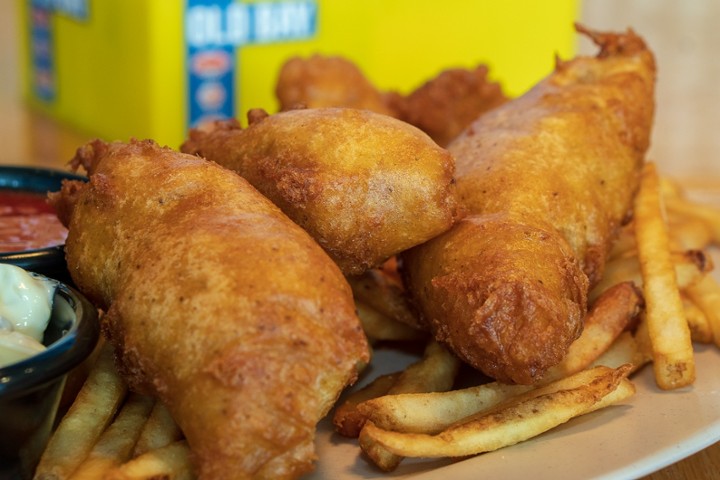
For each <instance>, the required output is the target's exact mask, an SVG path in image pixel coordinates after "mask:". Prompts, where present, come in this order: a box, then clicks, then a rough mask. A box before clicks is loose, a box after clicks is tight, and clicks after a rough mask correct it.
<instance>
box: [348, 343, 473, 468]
mask: <svg viewBox="0 0 720 480" xmlns="http://www.w3.org/2000/svg"><path fill="white" fill-rule="evenodd" d="M459 369H460V360H458V358H457V357H456V356H455V355H453V354H452V353H450V352H449V351H448V350H447V349H446V348H445V347H443V346H442V345H440V344H439V343H438V342H436V341H435V340H430V341H429V342H428V345H427V347H426V348H425V352H424V353H423V358H422V359H420V361H418V362H415V363H413V364H412V365H410V366H409V367H408V368H406V369H405V370H404V371H403V372H402V373H401V374H400V376H399V377H398V379H397V380H396V381H395V384H394V385H393V386H392V387H390V390H388V394H389V395H396V394H400V393H424V392H444V391H447V390H450V389H451V388H452V386H453V383H454V382H455V376H456V375H457V372H458V370H459ZM359 438H360V439H363V440H361V441H360V444H361V445H363V444H365V445H366V448H367V450H366V451H365V453H366V454H367V455H368V456H369V457H370V458H372V459H373V461H374V462H375V464H376V465H377V466H378V467H380V468H381V469H383V470H385V471H392V470H394V469H395V468H396V467H397V466H398V465H399V464H400V462H401V461H402V457H400V456H397V455H394V454H393V453H391V452H386V451H385V450H384V449H383V447H382V445H376V444H375V443H372V442H368V441H367V440H366V439H364V438H365V435H364V433H363V430H362V429H361V430H360V435H359Z"/></svg>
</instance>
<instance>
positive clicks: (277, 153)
mask: <svg viewBox="0 0 720 480" xmlns="http://www.w3.org/2000/svg"><path fill="white" fill-rule="evenodd" d="M249 118H250V122H249V123H250V124H249V126H248V128H245V129H243V128H241V127H240V125H239V123H238V122H237V121H235V120H231V121H224V122H216V123H215V124H214V126H213V127H211V128H209V129H207V130H201V129H195V130H192V131H191V132H190V138H189V139H188V140H187V141H186V142H185V143H184V144H183V145H182V147H181V150H182V151H184V152H186V153H192V154H196V155H199V156H202V157H205V158H207V159H209V160H213V161H215V162H217V163H219V164H220V165H223V166H225V167H227V168H229V169H231V170H234V171H236V172H237V173H239V174H240V175H241V176H243V177H244V178H246V179H247V180H248V181H249V182H250V183H251V184H252V185H253V186H255V188H257V189H258V190H259V191H260V192H262V193H263V194H264V195H265V196H267V197H268V198H269V199H270V200H272V201H273V202H274V203H275V204H276V205H278V206H279V207H280V208H281V209H282V210H283V211H284V212H285V213H286V214H287V215H288V216H289V217H290V218H292V219H293V220H294V221H295V222H296V223H297V224H298V225H300V226H301V227H303V228H304V229H305V230H307V231H308V232H309V233H310V234H311V235H312V236H313V237H314V238H315V240H317V242H318V243H319V244H320V245H321V246H322V247H323V248H324V249H325V251H327V252H328V254H329V255H330V256H331V257H332V258H333V259H334V260H335V261H336V262H337V264H338V265H339V266H340V268H341V269H342V271H343V272H344V273H345V274H349V275H353V274H360V273H362V272H364V271H365V270H367V269H368V268H371V267H377V266H379V265H381V264H382V263H383V262H384V261H385V260H387V259H388V258H390V257H392V256H393V255H395V254H397V253H399V252H401V251H403V250H406V249H408V248H410V247H412V246H415V245H418V244H420V243H422V242H425V241H426V240H429V239H430V238H432V237H434V236H436V235H438V234H440V233H442V232H444V231H446V230H448V229H449V228H450V227H451V226H452V224H453V222H454V221H455V219H456V216H457V202H456V198H455V185H454V180H453V173H454V168H455V166H454V161H453V158H452V157H451V156H450V154H449V153H448V152H447V151H446V150H444V149H442V148H440V147H438V146H437V145H436V144H435V143H434V142H433V141H432V140H431V139H430V138H429V137H428V136H427V135H426V134H424V133H423V132H421V131H420V130H419V129H417V128H415V127H413V126H412V125H408V124H407V123H404V122H401V121H399V120H396V119H394V118H391V117H388V116H385V115H380V114H378V113H374V112H370V111H367V110H355V109H348V108H318V109H297V110H290V111H287V112H281V113H277V114H274V115H267V114H266V113H265V112H263V111H258V110H254V111H251V112H250V114H249Z"/></svg>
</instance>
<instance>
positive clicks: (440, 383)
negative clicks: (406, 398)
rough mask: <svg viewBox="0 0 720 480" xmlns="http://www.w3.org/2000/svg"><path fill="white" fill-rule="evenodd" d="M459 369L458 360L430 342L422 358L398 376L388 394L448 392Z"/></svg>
mask: <svg viewBox="0 0 720 480" xmlns="http://www.w3.org/2000/svg"><path fill="white" fill-rule="evenodd" d="M459 369H460V360H458V358H457V357H456V356H455V355H453V354H452V353H450V351H449V350H447V349H446V348H445V347H443V346H442V345H440V344H439V343H438V342H436V341H435V340H430V341H429V342H428V344H427V347H426V348H425V352H424V353H423V358H421V359H420V360H419V361H417V362H415V363H413V364H412V365H410V366H409V367H407V368H406V369H405V370H404V371H403V372H402V373H401V374H400V376H399V377H398V379H397V380H396V381H395V384H394V385H393V386H392V387H390V390H389V391H388V394H398V393H424V392H444V391H446V390H450V389H451V388H452V386H453V383H454V382H455V376H456V375H457V373H458V370H459Z"/></svg>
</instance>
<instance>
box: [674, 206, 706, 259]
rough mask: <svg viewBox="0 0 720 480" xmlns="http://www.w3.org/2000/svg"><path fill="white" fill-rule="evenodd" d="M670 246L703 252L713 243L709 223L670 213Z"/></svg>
mask: <svg viewBox="0 0 720 480" xmlns="http://www.w3.org/2000/svg"><path fill="white" fill-rule="evenodd" d="M668 229H669V233H670V244H671V245H672V247H673V248H675V249H679V250H703V249H705V248H707V247H708V246H709V245H710V244H711V243H712V235H711V233H710V229H709V228H708V226H707V223H706V222H704V221H703V220H701V219H699V218H687V217H684V216H682V215H679V214H677V213H674V212H672V211H671V212H668Z"/></svg>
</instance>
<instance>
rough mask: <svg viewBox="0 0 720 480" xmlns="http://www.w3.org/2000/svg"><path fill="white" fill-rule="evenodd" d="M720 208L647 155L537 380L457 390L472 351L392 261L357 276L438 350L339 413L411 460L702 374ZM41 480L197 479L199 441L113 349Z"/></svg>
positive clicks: (377, 318)
mask: <svg viewBox="0 0 720 480" xmlns="http://www.w3.org/2000/svg"><path fill="white" fill-rule="evenodd" d="M713 245H715V246H718V245H720V209H717V208H713V207H709V206H706V205H702V204H698V203H696V202H693V201H691V200H689V199H688V197H687V195H686V194H685V192H684V191H683V190H682V189H681V188H680V187H679V186H678V185H677V184H675V183H674V182H672V181H670V180H668V179H666V178H661V177H659V175H658V173H657V171H656V166H655V165H654V164H653V163H648V164H646V167H645V170H644V171H643V176H642V181H641V187H640V190H639V192H638V194H637V196H636V200H635V205H634V215H633V219H632V221H631V222H630V223H629V224H628V225H626V226H624V227H623V229H622V231H621V233H620V236H619V239H618V240H617V242H616V243H615V245H614V248H613V250H612V252H611V254H610V256H609V260H608V263H607V265H606V271H605V275H604V277H603V279H602V281H601V282H600V283H599V284H598V285H597V286H596V287H595V288H594V290H593V291H592V292H591V293H590V296H589V298H590V302H589V303H590V308H589V311H588V315H587V317H586V319H585V327H584V330H583V333H582V335H581V336H580V338H579V339H578V340H576V341H575V343H573V345H572V346H571V348H570V351H569V352H568V355H567V356H566V358H565V359H564V360H563V362H561V363H560V364H559V365H556V366H555V367H553V368H552V369H550V370H549V371H548V372H547V373H546V374H545V376H544V377H543V379H542V381H541V382H539V383H538V384H537V385H533V386H526V385H505V384H502V383H498V382H492V381H483V382H480V381H479V382H478V383H477V384H475V385H472V386H469V387H465V388H457V387H456V385H457V384H458V375H459V372H460V371H461V364H460V362H459V360H458V359H457V358H456V357H455V356H454V355H452V354H451V353H449V352H448V351H447V350H446V349H445V348H444V347H443V346H442V345H440V344H438V343H437V342H435V341H434V340H432V339H431V338H430V337H429V335H428V334H427V333H426V332H424V331H423V330H422V328H421V326H420V325H419V322H418V319H417V316H416V315H415V313H414V312H413V310H412V308H411V307H410V305H409V304H408V303H407V300H406V298H405V296H404V293H403V289H402V284H401V281H400V279H399V278H398V277H397V274H396V269H395V268H394V265H393V264H392V262H390V263H389V264H388V265H387V266H386V267H385V268H383V269H379V270H373V271H371V272H367V273H366V274H365V275H363V276H361V277H356V278H350V279H349V281H350V285H351V287H352V289H353V293H354V296H355V299H356V304H357V310H358V314H359V316H360V319H361V320H362V323H363V326H364V328H365V330H366V333H367V335H368V338H369V339H370V340H371V344H374V345H376V344H379V343H381V342H386V343H385V344H388V342H389V343H390V344H391V345H392V344H395V343H396V342H401V343H407V342H412V344H414V345H423V346H424V353H423V354H422V355H421V357H420V358H419V359H418V360H417V361H416V362H415V363H413V364H411V365H409V366H408V367H406V368H404V369H402V370H401V371H398V372H395V373H390V374H386V375H382V376H379V377H377V378H376V379H374V380H373V381H371V382H370V383H368V384H367V385H366V386H364V387H363V388H360V389H358V390H355V391H353V392H350V393H348V394H346V395H345V397H343V400H342V401H341V402H340V403H339V404H338V405H337V406H336V408H335V410H334V412H333V414H332V421H333V424H334V426H335V429H336V431H337V432H338V433H339V434H340V435H343V436H346V437H351V438H357V439H358V440H357V441H358V443H359V446H360V448H361V449H362V451H363V452H364V453H365V456H366V458H368V459H369V460H370V461H371V462H372V463H373V464H374V465H376V466H377V467H378V468H379V469H380V470H382V471H386V472H390V471H393V470H395V469H396V468H397V467H398V465H399V464H400V463H401V462H402V460H403V459H404V458H412V457H414V458H432V457H466V456H470V455H476V454H479V453H483V452H488V451H493V450H497V449H499V448H503V447H506V446H509V445H513V444H516V443H518V442H522V441H524V440H528V439H530V438H533V437H535V436H538V435H540V434H542V433H543V432H546V431H548V430H550V429H552V428H554V427H556V426H558V425H560V424H562V423H564V422H567V421H568V420H570V419H572V418H574V417H577V416H580V415H584V414H586V413H589V412H593V411H596V410H598V409H601V408H604V407H607V406H609V405H612V404H615V403H618V402H622V401H623V400H625V399H627V398H629V397H631V396H632V395H633V394H634V393H635V387H634V385H633V383H632V381H631V380H630V376H631V375H632V374H633V373H634V372H635V371H637V370H638V369H640V368H641V367H642V366H644V365H646V364H652V366H653V374H654V378H655V381H656V383H657V385H658V387H659V388H661V389H663V390H672V389H677V388H682V387H686V386H689V385H691V384H692V383H693V382H694V381H695V357H694V349H693V344H694V343H705V344H710V343H714V344H715V345H717V346H719V347H720V285H719V284H718V282H717V281H716V280H715V279H714V278H713V277H712V276H711V271H712V269H713V265H712V260H711V257H710V255H709V252H708V249H709V248H710V247H711V246H713ZM35 478H36V479H37V480H49V479H53V480H62V479H73V480H74V479H99V478H104V479H117V480H120V479H156V478H163V479H191V478H194V475H193V471H192V463H191V459H190V451H189V448H188V446H187V444H186V443H185V441H184V439H183V436H182V432H181V431H180V429H179V428H178V427H177V425H176V424H175V423H174V421H173V420H172V418H171V416H170V414H169V413H168V411H167V410H166V409H165V407H164V406H163V405H162V404H161V403H160V402H157V401H155V400H154V399H152V398H149V397H144V396H141V395H138V394H135V393H133V392H129V391H128V389H127V386H126V385H125V383H124V381H123V380H122V378H121V376H120V375H119V374H118V372H117V371H116V369H115V367H114V365H113V361H112V354H111V349H110V348H109V346H102V347H101V348H100V349H99V354H98V356H97V360H96V361H95V363H94V366H93V368H92V369H91V371H90V373H89V374H88V377H87V380H86V382H85V384H84V385H83V387H82V388H81V389H80V391H79V393H78V394H77V397H76V399H75V401H74V403H73V404H72V405H71V407H70V408H69V410H68V412H67V414H66V415H65V416H64V417H63V419H62V421H61V422H60V423H59V425H58V427H57V429H56V430H55V432H54V434H53V436H52V437H51V439H50V442H49V444H48V446H47V448H46V450H45V452H44V454H43V456H42V458H41V461H40V464H39V466H38V468H37V471H36V474H35Z"/></svg>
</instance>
